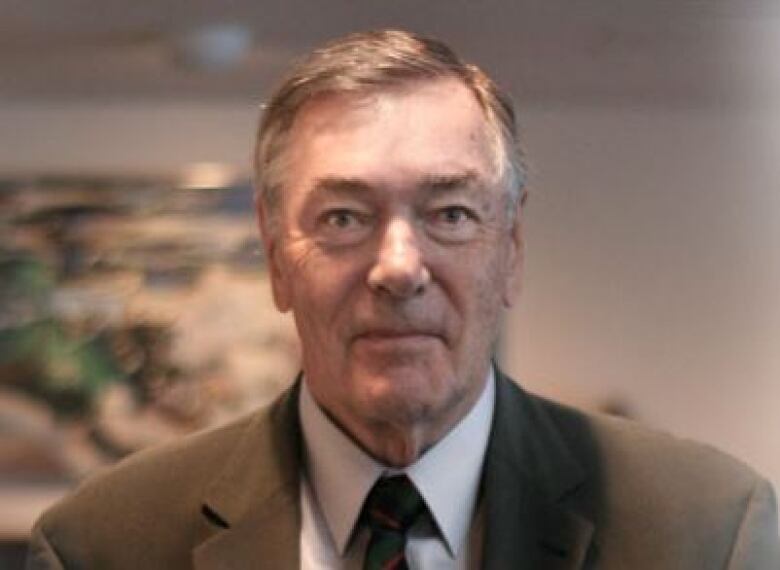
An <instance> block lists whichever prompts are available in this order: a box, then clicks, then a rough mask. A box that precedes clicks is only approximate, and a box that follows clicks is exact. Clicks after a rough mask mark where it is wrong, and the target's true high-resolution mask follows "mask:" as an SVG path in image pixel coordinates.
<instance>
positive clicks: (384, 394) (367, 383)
mask: <svg viewBox="0 0 780 570" xmlns="http://www.w3.org/2000/svg"><path fill="white" fill-rule="evenodd" d="M355 380H356V381H357V382H359V383H360V387H359V392H360V393H361V394H362V396H363V397H362V398H361V400H362V402H361V404H362V409H363V410H364V411H365V412H366V413H367V415H368V416H370V417H371V418H372V419H373V420H374V421H377V422H388V423H393V424H401V423H403V424H414V423H420V422H423V421H426V420H429V419H431V418H435V417H437V416H439V415H441V414H442V413H444V411H446V409H447V408H448V407H449V404H450V403H451V402H452V401H453V400H454V399H456V397H455V395H456V391H455V390H453V389H452V386H453V385H452V383H451V382H452V380H453V378H452V377H448V376H441V375H436V374H433V373H432V371H430V370H428V369H425V368H423V369H421V368H419V367H415V366H402V365H399V366H394V367H392V368H391V369H384V370H382V371H381V372H377V371H374V372H373V373H371V374H367V375H366V376H363V378H360V379H358V378H356V379H355Z"/></svg>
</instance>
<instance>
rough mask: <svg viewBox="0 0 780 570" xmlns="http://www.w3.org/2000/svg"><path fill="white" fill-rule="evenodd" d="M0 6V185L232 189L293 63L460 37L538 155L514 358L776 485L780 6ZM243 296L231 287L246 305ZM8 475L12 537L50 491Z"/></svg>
mask: <svg viewBox="0 0 780 570" xmlns="http://www.w3.org/2000/svg"><path fill="white" fill-rule="evenodd" d="M0 6H1V8H0V10H1V11H2V17H1V18H0V31H2V34H0V132H2V143H0V145H1V148H0V179H2V180H3V181H4V184H5V185H6V186H5V188H6V189H8V188H11V189H15V191H17V192H18V191H19V190H20V189H22V190H24V189H25V188H40V186H41V181H42V180H44V181H45V180H49V181H50V180H51V177H52V176H55V177H59V178H58V179H59V180H60V182H62V180H63V177H64V179H65V180H69V181H70V182H68V184H70V185H71V186H72V185H73V184H74V183H75V184H77V183H78V182H74V180H75V181H79V180H80V181H82V183H83V181H84V180H91V181H92V183H93V184H94V183H95V180H96V179H97V180H99V184H98V185H100V184H103V185H104V186H111V185H112V184H113V185H114V187H119V188H120V189H121V188H125V187H126V188H127V191H128V192H132V188H133V187H135V188H137V187H138V180H139V179H142V180H144V181H146V182H144V184H145V186H144V185H142V186H143V188H145V191H147V192H148V191H149V184H152V185H153V186H154V184H156V185H157V186H155V188H158V190H157V191H159V192H165V191H166V190H165V189H168V191H170V192H178V191H182V190H183V189H184V190H186V189H188V188H189V189H192V188H206V189H215V188H216V189H217V191H218V189H219V188H222V187H225V188H228V190H230V189H232V191H239V190H240V189H241V188H243V189H244V190H245V191H246V190H247V189H248V186H247V183H246V180H247V177H248V176H249V170H250V167H249V165H250V160H251V144H252V138H253V134H254V129H255V123H256V119H257V110H258V107H259V105H260V104H261V103H262V100H263V97H264V96H265V95H267V94H268V92H269V90H270V88H271V85H272V82H273V81H274V79H275V78H276V77H277V76H278V74H279V73H280V72H281V70H283V69H284V67H285V65H286V63H287V62H288V61H289V59H290V58H291V57H293V56H295V55H297V54H301V53H303V52H305V51H306V50H307V49H308V48H309V47H311V46H313V45H316V44H317V43H319V42H321V41H322V40H324V39H326V38H330V37H333V36H335V35H339V34H341V33H345V32H347V31H350V30H356V29H365V28H371V27H388V26H399V27H405V28H409V29H412V30H415V31H419V32H423V33H430V34H433V35H438V36H440V37H442V38H443V39H445V40H447V41H449V42H451V43H452V45H454V46H455V47H456V49H459V50H460V51H461V52H462V53H463V54H464V55H465V56H467V57H468V58H470V59H473V60H475V61H477V62H478V63H480V64H481V65H483V66H484V67H485V68H486V69H487V70H488V71H489V72H490V73H492V74H494V75H495V76H496V77H497V79H498V80H499V82H500V83H502V84H503V85H504V86H505V87H506V88H507V89H508V90H509V91H511V92H513V93H514V94H515V96H516V99H517V102H518V105H519V110H520V121H521V123H522V127H523V131H524V133H525V135H524V140H525V145H526V148H527V151H528V155H529V163H530V165H531V170H532V174H531V198H530V202H529V206H528V209H527V214H526V239H527V266H526V280H525V290H524V294H523V297H522V300H521V302H520V304H519V306H518V307H516V308H515V309H513V310H512V312H511V313H510V314H509V315H507V319H506V326H505V334H504V337H503V341H502V346H501V361H502V363H503V365H504V366H505V368H506V370H507V371H508V372H509V373H510V374H512V375H513V376H515V377H516V378H517V379H519V380H520V381H521V383H522V384H523V385H525V386H527V387H528V388H529V389H531V390H533V391H536V392H539V393H542V394H546V395H549V396H552V397H555V398H559V399H562V400H564V401H568V402H571V403H573V404H577V405H580V406H583V407H587V408H591V409H602V410H610V411H613V412H617V413H622V414H627V415H629V416H631V417H634V418H636V419H638V420H639V421H642V422H645V423H647V424H650V425H652V426H655V427H657V428H660V429H664V430H668V431H671V432H673V433H676V434H678V435H680V436H683V437H692V438H695V439H698V440H701V441H705V442H708V443H710V444H712V445H715V446H717V447H719V448H722V449H724V450H726V451H728V452H730V453H732V454H734V455H736V456H738V457H740V458H742V459H743V460H744V461H746V462H748V463H750V464H751V465H753V466H754V467H756V468H757V469H759V470H760V471H762V472H763V473H765V474H766V475H767V476H768V477H770V478H771V479H772V480H773V482H774V483H775V486H776V487H777V486H780V413H778V412H779V411H780V350H778V346H779V345H778V343H780V294H778V292H779V291H780V5H779V4H777V3H776V2H773V1H771V0H766V1H763V0H749V1H745V2H740V3H735V2H729V1H727V0H712V1H710V2H700V1H697V0H678V1H675V2H671V1H668V2H667V1H662V0H658V1H654V2H643V1H639V0H636V1H630V2H626V1H624V0H600V1H596V2H589V3H575V4H573V3H570V2H564V1H563V0H546V1H544V2H543V1H541V0H538V1H526V2H515V1H510V0H504V1H497V0H496V1H486V2H466V1H462V2H457V1H456V2H453V1H450V2H426V3H413V2H409V1H400V2H393V3H379V2H377V3H372V2H364V3H353V2H346V1H339V2H333V3H331V4H329V7H328V9H327V11H325V10H323V9H321V8H318V5H316V4H314V3H310V2H303V1H298V0H295V1H288V2H264V1H249V0H244V1H235V2H227V3H219V5H217V4H216V3H210V2H206V1H205V0H203V1H195V2H189V3H186V4H183V3H176V2H167V1H162V2H156V3H154V4H151V3H149V4H148V5H143V6H138V5H135V4H131V3H127V2H120V1H118V0H109V1H101V2H98V1H94V0H93V1H90V0H81V1H76V0H67V1H59V2H53V1H50V2H41V1H38V2H36V1H28V2H8V1H6V2H2V3H0ZM46 177H49V178H46ZM150 180H151V181H153V182H149V181H150ZM128 181H130V182H132V183H130V182H128ZM133 184H135V186H133ZM44 185H45V184H44ZM123 185H124V186H123ZM66 186H67V184H66ZM31 191H32V190H30V191H28V193H29V192H31ZM242 199H243V198H242ZM240 203H243V204H245V208H248V202H240ZM233 210H235V207H234V208H233ZM234 213H235V212H234ZM245 213H247V214H248V213H249V212H245ZM233 219H234V218H231V220H233ZM239 223H240V224H241V227H242V228H250V231H251V224H252V222H251V217H247V216H243V217H241V220H240V222H239V221H236V222H235V223H234V222H231V223H230V224H228V226H227V227H235V224H239ZM220 227H223V226H220ZM5 230H7V227H5V229H2V228H0V231H5ZM215 231H216V230H215ZM221 263H222V262H219V263H217V265H220V264H221ZM258 263H259V264H260V265H261V261H260V260H259V261H258ZM248 264H250V265H251V261H249V262H248ZM220 267H221V265H220ZM207 274H208V275H210V276H211V277H210V279H211V281H208V280H206V281H207V282H208V283H211V285H210V286H211V287H215V285H214V284H213V283H214V280H215V279H216V282H217V283H222V282H221V281H219V276H218V277H214V274H213V273H207ZM219 275H223V274H222V273H219ZM252 279H255V281H257V282H258V283H260V285H259V286H258V295H257V296H258V299H259V298H261V297H262V295H263V294H264V293H263V291H262V276H261V275H259V274H258V275H255V277H253V278H252ZM253 283H254V281H253ZM198 284H202V282H201V281H198ZM252 286H254V285H252ZM204 287H205V286H204ZM217 287H219V285H217ZM252 290H253V289H252V288H251V287H249V288H247V287H244V288H239V289H237V291H240V293H238V294H240V296H241V297H242V298H244V299H245V300H246V301H247V302H249V303H250V304H251V302H252V301H253V299H251V298H248V295H249V293H248V291H252ZM257 302H258V304H259V305H262V304H263V303H266V304H267V301H257ZM182 308H183V309H184V311H185V312H186V310H187V305H186V304H185V305H183V307H182ZM212 309H213V307H212ZM267 309H268V307H267V306H266V307H262V306H258V314H263V315H268V314H269V313H268V312H267ZM214 310H216V309H214ZM226 310H227V309H226ZM261 310H263V311H266V312H265V313H261ZM238 314H242V313H241V312H239V313H238ZM270 318H272V317H268V316H263V317H262V319H265V320H267V319H270ZM262 319H261V320H262ZM273 323H274V326H277V324H278V323H277V322H276V321H273ZM278 326H280V327H282V328H284V327H285V326H287V325H285V324H284V323H281V324H278ZM274 346H277V347H278V345H274ZM285 350H286V349H285ZM246 366H250V365H248V364H246V363H245V367H246ZM249 370H251V366H250V368H249ZM284 380H285V379H283V380H282V381H281V382H282V383H283V382H284ZM272 384H273V383H272ZM274 387H276V385H274ZM51 421H52V422H53V423H51V424H50V425H51V426H53V427H52V429H55V430H57V429H60V428H59V427H58V426H60V424H59V423H57V420H56V419H54V420H51ZM3 449H6V450H7V449H10V447H8V446H6V447H2V446H0V452H2V450H3ZM0 479H2V477H0ZM22 483H23V481H22ZM9 485H10V483H9V484H8V485H6V487H5V489H6V495H5V496H6V497H15V498H16V502H15V503H13V504H12V503H10V502H8V501H4V502H0V521H4V522H0V531H1V530H2V529H5V530H4V531H2V532H0V534H4V536H5V537H6V540H7V541H10V542H14V541H15V543H16V544H19V543H22V542H23V541H24V535H25V532H24V529H25V528H26V527H27V525H28V524H29V522H30V520H29V519H30V518H31V517H33V516H34V514H35V513H36V512H37V510H38V509H39V508H41V507H42V506H43V505H44V504H46V502H47V501H49V500H51V498H52V497H54V496H56V495H57V494H58V493H59V492H61V491H60V490H58V489H60V488H59V487H56V486H55V487H54V488H53V489H54V490H52V487H51V486H45V485H39V486H38V487H37V488H36V489H33V490H32V491H30V486H29V485H28V486H26V487H25V488H27V489H28V491H29V493H28V494H27V495H25V494H24V493H23V492H22V491H21V490H20V481H19V478H18V477H17V478H16V479H14V480H13V485H11V486H9ZM22 486H23V487H24V485H22ZM3 488H4V487H3V484H2V483H1V482H0V492H2V489H3ZM47 493H48V494H47ZM0 539H2V537H0Z"/></svg>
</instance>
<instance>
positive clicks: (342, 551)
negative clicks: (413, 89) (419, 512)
mask: <svg viewBox="0 0 780 570" xmlns="http://www.w3.org/2000/svg"><path fill="white" fill-rule="evenodd" d="M494 407H495V379H494V376H493V371H492V369H491V371H490V373H489V377H488V379H487V382H485V388H484V389H483V390H482V394H481V395H480V397H479V399H478V400H477V402H476V404H475V405H474V406H473V407H472V409H471V410H470V411H469V413H468V414H466V416H464V417H463V419H462V420H461V421H460V422H459V423H458V424H456V425H455V427H453V428H452V429H451V430H450V432H449V433H448V434H447V435H445V436H444V437H443V438H442V439H441V440H439V441H438V442H437V443H436V444H435V445H434V446H433V447H431V448H430V449H428V450H427V451H426V452H425V453H424V454H423V455H422V457H420V458H419V459H418V460H417V461H416V462H415V463H413V464H412V465H410V466H408V467H407V468H405V469H403V470H397V469H390V468H388V467H387V466H385V465H383V464H381V463H379V462H377V461H376V460H374V459H373V458H372V457H370V456H369V455H367V454H366V453H365V452H364V451H363V450H362V449H360V448H359V447H358V446H357V445H356V444H355V443H354V442H353V441H352V440H351V439H350V438H349V437H348V436H347V435H346V434H344V432H342V431H341V430H340V429H339V428H338V427H337V426H336V425H335V424H334V423H333V422H332V421H331V420H330V419H329V418H328V417H327V416H326V415H325V413H323V411H322V410H321V409H320V408H319V406H318V405H317V403H316V402H315V401H314V398H313V397H312V395H311V393H310V392H309V390H308V388H307V386H306V382H305V380H304V382H303V385H302V387H301V397H300V402H299V410H300V418H301V427H302V431H303V439H304V449H305V465H306V469H305V473H304V476H303V477H302V478H301V514H302V525H301V536H300V549H301V568H302V570H342V569H343V570H353V569H354V570H359V569H360V568H361V567H362V563H363V558H364V555H365V550H366V546H367V544H368V539H369V532H368V530H367V529H364V528H359V529H358V530H357V531H356V532H355V536H354V537H353V536H352V531H353V528H354V527H355V524H356V522H357V520H358V517H359V515H360V509H361V507H362V505H363V502H364V500H365V498H366V496H367V495H368V493H369V491H370V490H371V487H372V486H373V485H374V482H375V481H376V480H377V479H378V478H379V477H380V476H382V475H387V474H390V475H392V474H397V473H399V472H403V473H406V474H407V476H408V477H409V478H410V479H411V480H412V481H413V482H414V484H415V486H416V487H417V489H418V491H419V492H420V494H421V495H422V497H423V499H424V500H425V503H426V504H427V505H428V509H429V510H430V512H431V515H432V516H433V518H434V520H435V522H436V525H437V526H438V528H439V529H441V534H439V532H438V531H436V529H435V528H432V527H431V525H430V524H426V522H425V521H422V522H421V523H419V524H416V525H415V526H414V527H413V528H412V529H411V530H410V533H409V538H408V542H407V549H406V553H407V561H408V563H409V567H410V568H411V569H412V570H418V569H425V570H429V569H436V568H441V569H445V568H446V569H457V570H461V569H463V570H465V569H466V568H467V567H468V563H469V557H470V556H472V553H470V552H469V547H470V544H469V536H468V535H469V529H470V528H471V523H472V519H473V518H474V513H475V509H476V504H477V498H478V493H479V482H480V478H481V475H482V464H483V462H484V458H485V451H486V450H487V443H488V437H489V435H490V426H491V423H492V420H493V410H494Z"/></svg>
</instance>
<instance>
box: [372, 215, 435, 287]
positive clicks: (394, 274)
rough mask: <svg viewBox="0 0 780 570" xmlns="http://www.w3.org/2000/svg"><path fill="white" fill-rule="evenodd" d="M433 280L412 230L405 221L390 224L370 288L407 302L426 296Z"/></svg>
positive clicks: (383, 240)
mask: <svg viewBox="0 0 780 570" xmlns="http://www.w3.org/2000/svg"><path fill="white" fill-rule="evenodd" d="M430 280H431V275H430V272H429V271H428V268H427V267H426V266H425V263H424V259H423V253H422V251H421V249H420V244H419V241H418V238H417V236H416V235H415V231H414V228H413V226H412V225H411V224H410V223H409V222H408V221H407V220H405V219H402V218H395V219H392V220H390V222H389V223H388V224H387V226H386V228H385V231H384V234H383V235H382V236H381V239H380V243H379V246H378V251H377V256H376V261H375V262H374V265H373V266H372V267H371V269H370V271H369V273H368V285H369V287H371V289H372V290H374V291H375V292H380V293H383V294H385V295H388V296H390V297H393V298H396V299H407V298H411V297H414V296H416V295H420V294H421V293H423V292H424V291H425V288H426V287H427V286H428V283H429V282H430Z"/></svg>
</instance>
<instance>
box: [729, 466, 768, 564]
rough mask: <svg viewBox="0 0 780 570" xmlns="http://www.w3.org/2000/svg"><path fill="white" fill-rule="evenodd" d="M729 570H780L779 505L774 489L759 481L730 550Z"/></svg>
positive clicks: (763, 481) (761, 480)
mask: <svg viewBox="0 0 780 570" xmlns="http://www.w3.org/2000/svg"><path fill="white" fill-rule="evenodd" d="M726 568H727V569H728V570H780V538H779V537H778V528H777V501H776V499H775V494H774V492H773V490H772V486H771V485H770V484H769V483H768V482H767V481H765V480H763V479H759V480H758V482H757V483H756V485H755V487H754V488H753V492H752V493H751V495H750V498H749V499H748V502H747V507H746V508H745V512H744V516H743V518H742V522H741V524H740V527H739V530H738V531H737V535H736V538H735V540H734V545H733V547H732V549H731V556H730V559H729V563H728V564H727V565H726Z"/></svg>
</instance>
